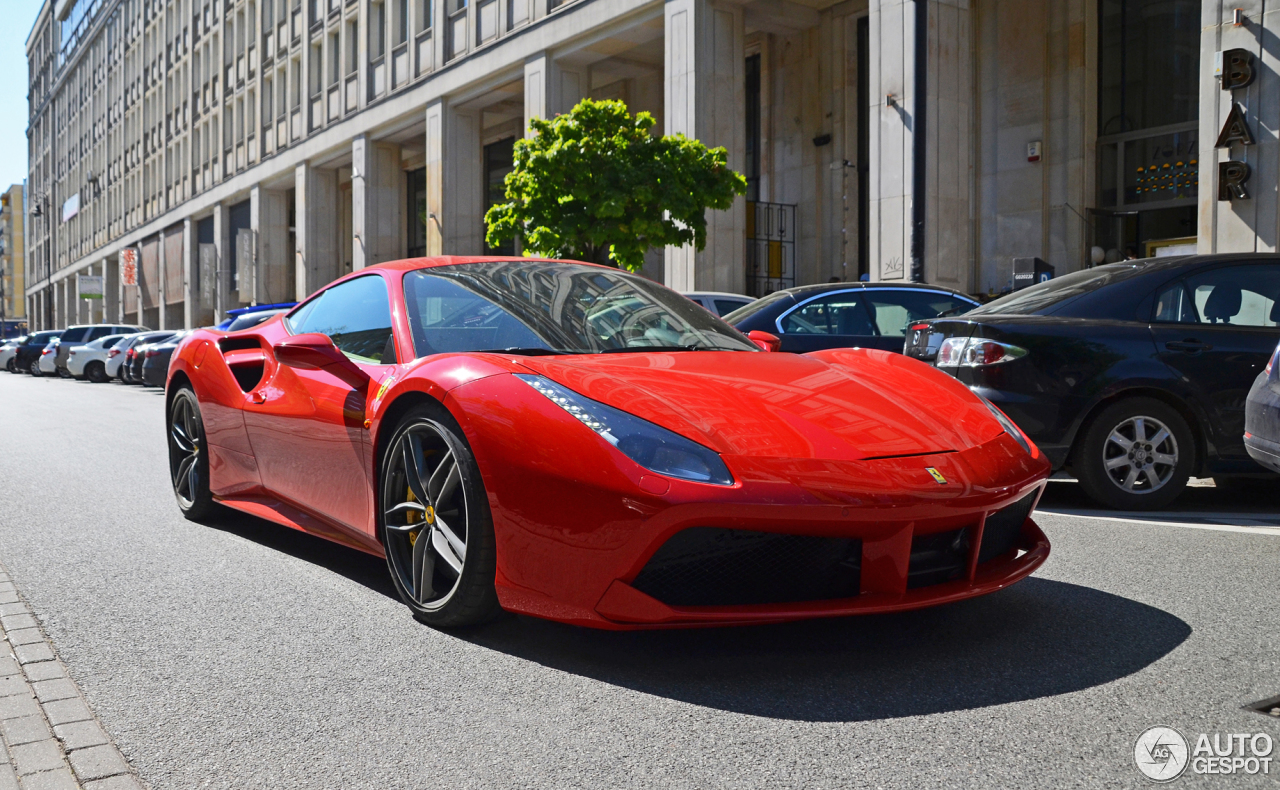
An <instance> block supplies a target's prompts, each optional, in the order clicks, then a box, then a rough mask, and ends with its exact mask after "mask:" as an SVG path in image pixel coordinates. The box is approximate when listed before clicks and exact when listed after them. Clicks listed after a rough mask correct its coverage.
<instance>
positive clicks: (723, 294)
mask: <svg viewBox="0 0 1280 790" xmlns="http://www.w3.org/2000/svg"><path fill="white" fill-rule="evenodd" d="M684 295H685V296H702V297H709V298H712V299H724V298H728V299H746V300H747V301H749V302H750V301H754V300H755V297H754V296H747V295H746V294H736V293H731V292H729V291H686V292H685V293H684Z"/></svg>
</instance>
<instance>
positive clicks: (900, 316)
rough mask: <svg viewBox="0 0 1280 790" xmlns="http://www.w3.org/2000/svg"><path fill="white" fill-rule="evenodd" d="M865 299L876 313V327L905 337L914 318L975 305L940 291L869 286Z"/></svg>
mask: <svg viewBox="0 0 1280 790" xmlns="http://www.w3.org/2000/svg"><path fill="white" fill-rule="evenodd" d="M867 301H868V302H870V304H871V310H872V312H873V313H874V314H875V321H876V329H878V330H880V334H881V335H884V336H887V337H906V334H907V327H908V326H909V325H910V324H911V322H913V321H919V320H921V319H925V318H938V317H939V316H942V315H959V314H961V313H967V312H969V311H970V310H972V309H973V308H974V307H976V305H974V304H971V303H969V302H966V301H964V300H963V299H957V298H956V297H954V296H950V295H948V294H943V293H931V292H929V291H917V290H906V289H903V290H893V289H887V288H886V289H880V288H877V289H871V290H868V291H867Z"/></svg>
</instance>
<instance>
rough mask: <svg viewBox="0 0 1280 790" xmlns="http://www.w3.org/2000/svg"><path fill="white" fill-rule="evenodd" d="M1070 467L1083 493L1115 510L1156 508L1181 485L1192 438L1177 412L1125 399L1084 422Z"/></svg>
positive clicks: (1188, 465) (1188, 469) (1151, 401)
mask: <svg viewBox="0 0 1280 790" xmlns="http://www.w3.org/2000/svg"><path fill="white" fill-rule="evenodd" d="M1083 437H1084V438H1083V440H1082V441H1081V442H1080V443H1079V444H1078V445H1077V446H1076V452H1075V457H1074V459H1073V463H1072V466H1073V468H1074V469H1075V473H1076V477H1077V479H1079V481H1080V485H1081V486H1082V487H1083V488H1084V490H1085V493H1086V494H1088V495H1089V497H1090V498H1091V499H1093V500H1094V501H1095V502H1098V503H1099V504H1101V505H1103V506H1105V507H1109V508H1112V509H1115V510H1158V509H1160V508H1162V507H1165V506H1166V505H1168V504H1169V503H1171V502H1172V501H1173V500H1175V499H1177V497H1178V495H1179V494H1181V493H1182V491H1183V490H1184V489H1185V488H1186V487H1187V481H1188V480H1189V479H1190V478H1191V469H1192V465H1193V463H1194V461H1195V453H1196V447H1195V437H1194V436H1193V435H1192V433H1191V428H1190V427H1189V426H1188V425H1187V421H1186V420H1185V419H1184V418H1183V417H1182V415H1181V414H1180V413H1179V412H1178V410H1177V409H1174V408H1173V407H1172V406H1170V405H1169V404H1167V403H1165V402H1164V401H1160V400H1156V399H1155V398H1143V397H1138V398H1126V399H1125V400H1122V401H1118V402H1116V403H1113V404H1111V405H1110V406H1108V407H1107V408H1105V409H1103V410H1102V411H1101V412H1100V413H1099V414H1098V415H1097V416H1096V417H1094V418H1093V419H1092V420H1090V421H1089V424H1088V425H1087V426H1085V428H1084V432H1083Z"/></svg>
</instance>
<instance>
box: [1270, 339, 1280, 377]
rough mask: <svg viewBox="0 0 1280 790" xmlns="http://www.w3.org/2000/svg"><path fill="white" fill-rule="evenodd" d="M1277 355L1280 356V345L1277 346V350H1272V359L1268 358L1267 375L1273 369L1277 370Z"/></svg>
mask: <svg viewBox="0 0 1280 790" xmlns="http://www.w3.org/2000/svg"><path fill="white" fill-rule="evenodd" d="M1276 357H1280V346H1276V350H1275V351H1273V352H1271V359H1268V360H1267V376H1270V375H1271V371H1272V370H1275V367H1276Z"/></svg>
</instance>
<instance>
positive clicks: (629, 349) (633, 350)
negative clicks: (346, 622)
mask: <svg viewBox="0 0 1280 790" xmlns="http://www.w3.org/2000/svg"><path fill="white" fill-rule="evenodd" d="M729 350H730V349H727V348H721V349H716V348H707V347H706V346H699V345H688V346H623V347H621V348H602V349H600V351H598V352H596V353H599V354H643V353H646V352H650V351H729Z"/></svg>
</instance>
